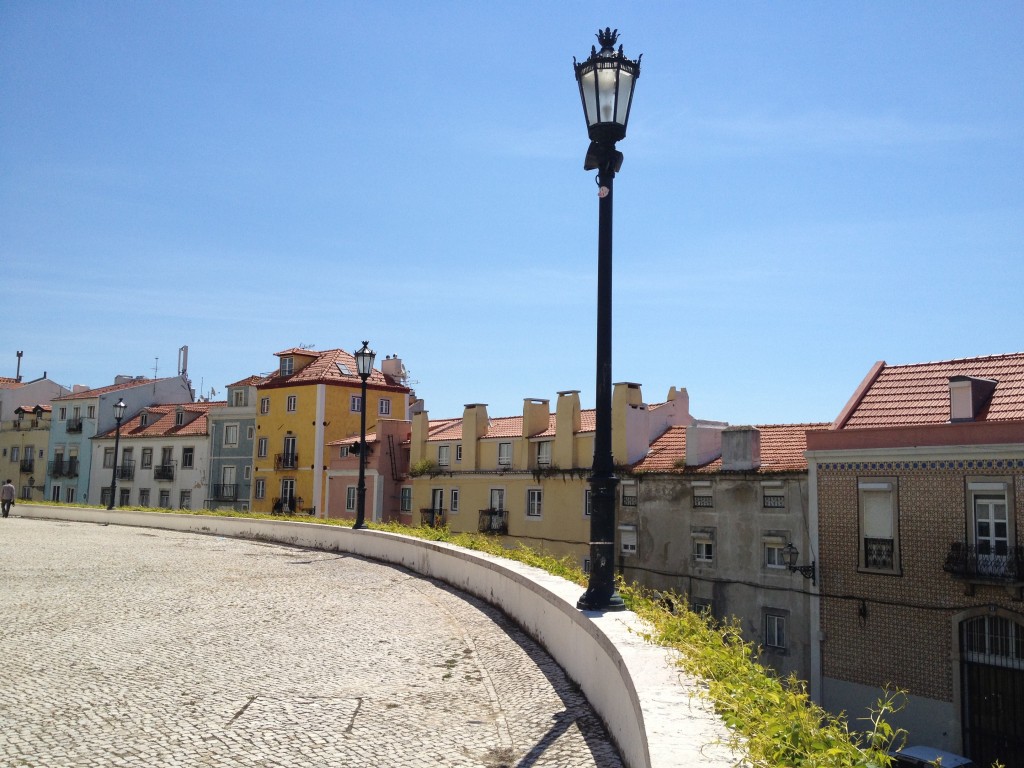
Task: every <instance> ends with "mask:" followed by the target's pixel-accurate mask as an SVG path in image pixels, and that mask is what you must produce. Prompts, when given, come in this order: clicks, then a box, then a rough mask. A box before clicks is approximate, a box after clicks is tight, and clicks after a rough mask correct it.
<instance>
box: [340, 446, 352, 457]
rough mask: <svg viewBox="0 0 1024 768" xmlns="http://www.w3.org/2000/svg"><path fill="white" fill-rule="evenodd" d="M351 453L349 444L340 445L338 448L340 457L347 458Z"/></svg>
mask: <svg viewBox="0 0 1024 768" xmlns="http://www.w3.org/2000/svg"><path fill="white" fill-rule="evenodd" d="M349 453H350V451H349V448H348V446H347V445H342V446H340V447H339V448H338V457H339V458H342V459H347V458H348V455H349Z"/></svg>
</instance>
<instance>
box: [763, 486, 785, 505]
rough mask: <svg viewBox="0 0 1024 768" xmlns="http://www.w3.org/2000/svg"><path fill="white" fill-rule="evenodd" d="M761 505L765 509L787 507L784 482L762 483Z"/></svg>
mask: <svg viewBox="0 0 1024 768" xmlns="http://www.w3.org/2000/svg"><path fill="white" fill-rule="evenodd" d="M761 506H762V507H763V508H764V509H785V508H786V487H785V486H784V485H783V484H782V483H776V482H771V483H761Z"/></svg>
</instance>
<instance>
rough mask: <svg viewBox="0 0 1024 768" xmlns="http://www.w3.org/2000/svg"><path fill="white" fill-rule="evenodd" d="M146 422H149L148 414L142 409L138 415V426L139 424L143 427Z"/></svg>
mask: <svg viewBox="0 0 1024 768" xmlns="http://www.w3.org/2000/svg"><path fill="white" fill-rule="evenodd" d="M148 424H149V414H148V413H146V412H145V411H143V412H142V413H141V414H140V415H139V426H140V427H145V426H147V425H148Z"/></svg>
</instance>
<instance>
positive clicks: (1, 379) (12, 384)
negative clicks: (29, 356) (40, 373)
mask: <svg viewBox="0 0 1024 768" xmlns="http://www.w3.org/2000/svg"><path fill="white" fill-rule="evenodd" d="M23 386H25V385H24V384H23V383H22V382H20V381H18V380H17V379H12V378H10V377H8V376H0V389H17V388H18V387H23Z"/></svg>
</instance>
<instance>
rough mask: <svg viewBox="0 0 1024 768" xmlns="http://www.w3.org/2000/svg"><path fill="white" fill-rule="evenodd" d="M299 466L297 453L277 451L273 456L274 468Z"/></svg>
mask: <svg viewBox="0 0 1024 768" xmlns="http://www.w3.org/2000/svg"><path fill="white" fill-rule="evenodd" d="M298 466H299V454H297V453H279V454H277V455H275V456H274V469H295V468H296V467H298Z"/></svg>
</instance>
